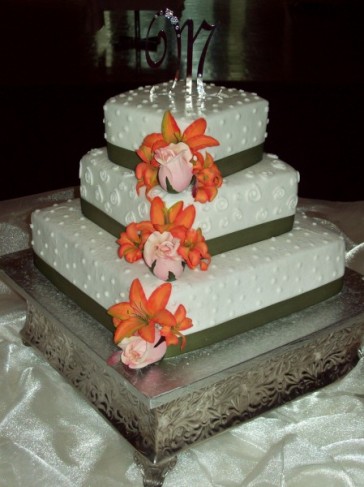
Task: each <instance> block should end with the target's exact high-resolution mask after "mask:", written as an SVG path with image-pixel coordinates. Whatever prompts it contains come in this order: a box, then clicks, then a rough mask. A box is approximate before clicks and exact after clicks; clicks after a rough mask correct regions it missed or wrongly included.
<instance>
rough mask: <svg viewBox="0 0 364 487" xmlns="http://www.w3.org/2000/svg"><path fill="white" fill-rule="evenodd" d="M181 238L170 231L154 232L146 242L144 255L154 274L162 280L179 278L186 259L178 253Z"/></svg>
mask: <svg viewBox="0 0 364 487" xmlns="http://www.w3.org/2000/svg"><path fill="white" fill-rule="evenodd" d="M179 245H180V240H179V239H178V238H174V237H173V235H172V234H171V233H170V232H163V233H160V232H157V231H156V232H153V233H152V234H151V235H149V237H148V239H147V241H146V242H145V244H144V251H143V257H144V260H145V263H146V264H147V266H148V267H149V268H150V269H151V270H152V272H153V274H154V275H155V276H156V277H158V279H161V280H162V281H168V280H173V279H178V278H179V277H180V275H181V274H182V272H183V269H184V261H183V259H182V257H181V256H180V255H179V254H178V248H179Z"/></svg>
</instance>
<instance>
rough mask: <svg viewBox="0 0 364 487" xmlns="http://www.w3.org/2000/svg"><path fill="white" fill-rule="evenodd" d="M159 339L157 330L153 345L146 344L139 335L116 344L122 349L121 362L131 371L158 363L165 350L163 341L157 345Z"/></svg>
mask: <svg viewBox="0 0 364 487" xmlns="http://www.w3.org/2000/svg"><path fill="white" fill-rule="evenodd" d="M160 339H161V335H160V333H159V330H156V331H155V340H154V343H149V342H146V341H145V340H144V339H143V338H142V337H140V336H139V335H135V336H131V337H130V338H124V339H123V340H121V342H120V343H119V344H118V346H119V347H120V348H121V349H122V352H121V361H122V362H123V364H125V365H127V366H128V367H130V368H131V369H141V368H143V367H146V366H147V365H150V364H153V363H155V362H158V361H159V360H161V358H163V357H164V355H165V353H166V350H167V344H166V342H165V340H162V341H161V342H160V343H159V341H160Z"/></svg>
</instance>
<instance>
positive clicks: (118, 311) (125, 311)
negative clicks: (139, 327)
mask: <svg viewBox="0 0 364 487" xmlns="http://www.w3.org/2000/svg"><path fill="white" fill-rule="evenodd" d="M107 312H108V314H109V315H111V316H113V317H114V318H118V319H119V320H126V319H128V318H130V316H131V315H132V314H134V310H133V307H132V306H131V304H130V303H117V304H114V305H113V306H111V307H110V308H109V309H108V310H107Z"/></svg>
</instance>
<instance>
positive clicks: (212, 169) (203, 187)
mask: <svg viewBox="0 0 364 487" xmlns="http://www.w3.org/2000/svg"><path fill="white" fill-rule="evenodd" d="M193 173H194V175H195V177H196V183H195V186H194V188H193V196H194V198H195V201H199V202H200V203H206V201H212V200H213V199H214V198H215V196H216V195H217V189H218V188H220V186H221V185H222V176H221V173H220V170H219V168H218V167H217V165H216V164H215V163H214V160H213V158H212V157H211V155H210V154H209V153H208V152H206V156H205V159H203V158H202V156H201V154H198V155H197V160H196V162H195V164H194V167H193Z"/></svg>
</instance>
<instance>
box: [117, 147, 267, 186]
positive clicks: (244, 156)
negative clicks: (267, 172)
mask: <svg viewBox="0 0 364 487" xmlns="http://www.w3.org/2000/svg"><path fill="white" fill-rule="evenodd" d="M107 155H108V158H109V160H110V161H111V162H113V163H114V164H117V165H118V166H122V167H125V168H126V169H131V170H132V171H134V170H135V168H136V166H137V165H138V164H139V163H140V162H141V161H140V159H139V157H138V155H137V154H136V152H133V151H131V150H128V149H123V148H122V147H119V146H117V145H114V144H112V143H111V142H107ZM262 158H263V144H259V145H256V146H255V147H251V148H250V149H246V150H244V151H241V152H237V153H236V154H232V155H230V156H227V157H223V158H222V159H218V160H217V161H215V164H216V165H217V167H218V168H219V170H220V172H221V176H222V177H223V178H224V177H226V176H230V175H231V174H235V173H236V172H239V171H242V170H243V169H247V168H248V167H250V166H253V165H254V164H257V163H258V162H260V161H261V160H262Z"/></svg>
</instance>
